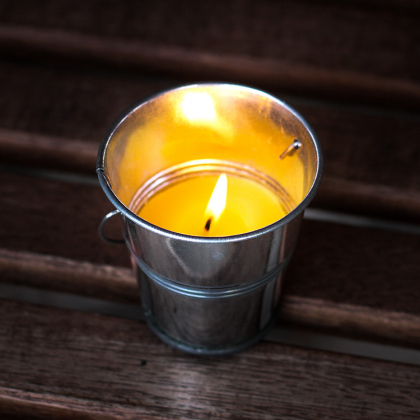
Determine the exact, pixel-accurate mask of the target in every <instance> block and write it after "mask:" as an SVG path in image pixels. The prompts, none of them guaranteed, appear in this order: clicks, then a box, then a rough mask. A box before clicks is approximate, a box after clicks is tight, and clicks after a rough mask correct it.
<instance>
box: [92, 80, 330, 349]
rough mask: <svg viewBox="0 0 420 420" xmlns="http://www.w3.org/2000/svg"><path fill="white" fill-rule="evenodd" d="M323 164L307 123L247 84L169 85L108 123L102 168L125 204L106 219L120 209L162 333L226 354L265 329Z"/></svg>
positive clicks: (104, 180) (108, 189)
mask: <svg viewBox="0 0 420 420" xmlns="http://www.w3.org/2000/svg"><path fill="white" fill-rule="evenodd" d="M321 168H322V158H321V154H320V148H319V145H318V143H317V141H316V140H315V138H314V136H313V134H312V132H311V131H310V130H309V128H308V126H307V124H306V123H305V122H304V121H303V119H302V118H301V117H300V116H299V115H298V114H296V112H295V111H294V110H292V109H291V108H289V107H288V106H287V105H285V104H284V103H283V102H281V101H279V100H278V99H276V98H273V97H272V96H270V95H267V94H266V93H263V92H260V91H257V90H255V89H250V88H246V87H242V86H234V85H217V84H203V85H194V86H186V87H182V88H178V89H174V90H170V91H168V92H164V93H162V94H158V95H155V96H153V97H151V98H148V99H146V100H144V101H142V102H141V103H139V104H136V105H134V106H133V107H132V108H130V109H129V110H128V111H127V112H126V113H125V114H124V115H123V116H122V117H121V118H120V119H119V120H118V121H117V122H116V123H115V125H114V126H113V127H111V129H110V130H109V132H108V134H107V135H106V136H105V139H104V140H103V142H102V144H101V147H100V149H99V155H98V167H97V171H98V174H99V180H100V183H101V185H102V187H103V189H104V191H105V193H106V194H107V196H108V197H109V199H110V200H111V202H112V203H113V204H114V205H115V207H116V208H117V211H114V212H112V213H110V214H109V215H108V216H106V217H105V218H104V221H106V220H107V219H108V218H109V217H111V216H113V215H115V214H116V213H120V214H121V215H122V218H123V221H124V237H125V242H126V244H127V246H128V248H129V250H130V252H131V255H132V257H133V262H134V263H135V265H136V273H137V275H138V281H139V285H140V287H141V294H142V303H143V309H144V313H145V316H146V319H147V322H148V324H149V326H150V327H151V328H152V329H153V331H154V332H155V333H156V334H157V335H158V336H159V337H161V338H162V339H163V340H164V341H165V342H167V343H169V344H170V345H172V346H174V347H177V348H179V349H183V350H185V351H188V352H191V353H200V354H225V353H230V352H233V351H238V350H242V349H244V348H246V347H248V346H249V345H251V344H253V343H255V342H256V341H258V340H259V339H260V338H261V337H262V336H263V335H264V334H265V333H266V332H267V330H268V329H269V327H270V326H271V325H272V324H273V323H274V321H275V315H276V313H277V311H278V307H279V303H280V291H281V285H282V281H283V273H284V268H285V267H286V265H287V263H288V261H289V260H290V258H291V256H292V252H293V249H294V247H295V244H296V240H297V234H298V230H299V225H300V220H301V218H302V215H303V210H304V208H305V207H306V206H307V205H308V203H309V202H310V200H311V199H312V197H313V195H314V194H315V192H316V190H317V188H318V185H319V182H320V178H321ZM103 224H104V223H102V224H101V228H102V227H103ZM102 236H103V233H102Z"/></svg>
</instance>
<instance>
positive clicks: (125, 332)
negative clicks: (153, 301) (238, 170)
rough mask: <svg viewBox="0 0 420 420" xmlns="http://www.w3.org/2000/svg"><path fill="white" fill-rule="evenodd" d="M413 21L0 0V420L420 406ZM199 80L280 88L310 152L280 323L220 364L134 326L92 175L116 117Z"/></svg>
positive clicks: (283, 7) (349, 9) (410, 14)
mask: <svg viewBox="0 0 420 420" xmlns="http://www.w3.org/2000/svg"><path fill="white" fill-rule="evenodd" d="M419 18H420V6H419V5H418V4H417V3H416V2H414V1H410V0H403V1H397V0H386V1H381V2H379V1H376V0H365V1H364V2H359V1H343V2H331V1H327V0H325V1H316V2H307V1H304V0H298V1H295V2H292V1H283V2H271V1H268V0H263V1H262V2H242V1H239V0H227V1H216V0H212V1H211V2H207V3H206V2H201V3H198V2H197V3H196V2H192V1H185V2H180V1H177V2H175V1H169V0H165V1H161V2H138V1H136V0H128V1H126V2H118V1H115V2H100V1H98V0H85V1H84V2H81V3H80V4H76V3H75V2H72V1H67V0H56V1H52V0H45V1H44V2H39V4H37V5H35V2H30V1H28V0H21V1H19V2H12V1H6V0H0V51H1V54H2V55H1V60H0V80H1V86H2V87H1V95H0V297H1V299H0V300H1V305H0V313H1V316H0V320H1V322H0V366H1V368H0V417H1V418H54V419H58V418H60V419H61V418H62V419H67V418H86V419H88V418H89V419H91V418H92V419H108V418H144V419H172V418H186V419H187V418H188V419H198V418H200V419H201V418H226V419H239V418H241V419H242V418H244V419H260V418H264V419H271V418H290V419H292V418H310V419H312V418H349V419H354V418H369V419H373V418H381V419H384V418H389V419H396V418H419V417H420V390H419V383H420V349H419V345H420V303H419V302H420V287H419V280H420V259H419V255H420V254H419V252H420V165H419V159H420V141H419V138H420V114H419V112H418V109H419V106H420V79H419V75H420V72H419V70H420V68H419V64H418V56H419V42H418V40H419V36H420V26H419V25H418V22H419ZM208 80H212V81H214V80H220V81H227V82H234V83H246V84H250V85H252V86H256V87H258V88H261V89H264V90H266V91H269V92H270V93H273V94H274V95H276V96H279V97H281V98H283V99H284V100H285V101H286V102H288V103H289V104H290V105H292V106H293V107H295V108H296V109H297V110H298V111H300V112H301V113H302V114H303V115H304V117H305V118H306V119H307V120H308V122H309V123H310V125H312V127H313V128H314V130H315V132H316V133H317V135H318V137H319V139H320V141H321V144H322V146H323V149H324V154H325V161H326V166H325V177H324V179H323V182H322V185H321V187H320V190H319V193H318V195H317V196H316V198H315V200H314V201H313V203H312V204H311V208H310V211H309V212H308V213H307V218H306V219H305V220H304V222H303V225H302V229H301V234H300V240H299V244H298V247H297V250H296V253H295V255H294V257H293V259H292V262H291V265H290V268H289V270H288V276H287V282H286V284H285V288H284V295H283V304H282V309H281V314H280V321H279V324H278V328H277V329H275V331H274V332H273V333H272V334H270V335H269V336H268V337H267V339H265V340H264V341H263V342H261V343H260V344H258V345H256V346H255V347H253V348H251V349H249V350H247V351H245V352H243V353H240V354H237V355H232V356H226V357H219V358H217V357H197V356H191V355H187V354H184V353H181V352H179V351H177V350H174V349H171V348H169V347H168V346H166V345H165V344H163V343H162V342H161V341H160V340H159V339H157V338H156V337H155V336H154V335H153V334H152V333H151V332H150V331H149V329H148V328H147V326H146V324H145V323H144V322H143V321H141V320H138V319H132V318H141V310H140V306H139V293H138V291H137V286H136V282H135V279H134V277H133V275H132V273H131V270H130V261H129V257H128V253H127V250H126V249H125V248H124V247H119V246H115V245H114V246H113V245H108V244H105V243H103V242H102V241H101V240H100V239H99V237H98V235H97V227H98V224H99V222H100V220H101V218H102V217H103V215H105V214H106V213H107V212H108V211H109V210H111V209H112V206H111V204H110V203H109V201H108V200H107V198H106V197H105V195H104V193H103V191H102V190H101V189H100V188H99V186H98V183H97V180H96V177H95V173H94V170H95V161H96V153H97V148H98V145H99V142H100V140H101V138H102V136H103V134H104V132H105V130H106V129H107V127H108V126H109V125H110V124H111V123H112V121H113V120H114V119H115V118H116V117H117V115H118V114H119V113H120V112H121V111H122V110H124V109H125V108H127V107H128V106H129V105H131V104H132V103H134V102H135V101H137V100H139V99H141V98H142V97H143V96H145V95H148V94H150V93H153V92H156V91H158V90H161V89H164V88H168V87H172V86H176V85H180V84H184V83H190V82H194V81H208ZM110 229H111V230H114V231H113V232H111V233H112V234H115V235H118V234H119V231H118V226H110ZM303 262H304V263H303ZM72 302H73V303H72ZM74 302H76V303H74ZM77 302H79V303H77ZM80 302H82V303H80ZM83 302H84V304H83ZM89 302H90V303H89ZM92 302H93V303H94V304H95V305H96V306H95V308H96V309H95V308H94V309H92V307H93V306H94V305H93V303H92ZM92 305H93V306H92ZM112 305H114V306H112ZM116 307H118V308H120V309H121V314H122V315H121V314H120V315H121V316H117V315H119V313H118V311H116V310H113V309H112V308H116ZM89 308H90V309H89ZM104 308H105V309H104ZM106 308H111V309H106ZM124 308H125V309H124ZM136 308H137V309H136ZM130 311H131V312H130ZM106 313H108V315H107V314H106ZM130 314H131V315H130ZM130 318H131V319H130ZM293 334H294V336H295V337H296V336H299V337H300V339H299V340H294V341H293V339H291V338H290V337H291V336H292V335H293ZM287 337H289V338H287ZM305 337H306V338H305ZM314 337H317V339H316V340H315V338H314ZM334 339H336V340H338V341H339V342H340V343H341V345H342V347H341V350H337V349H336V350H335V351H332V350H334V348H332V347H329V346H328V344H327V343H326V341H327V340H334ZM323 340H325V343H324V345H323V343H322V341H323ZM340 340H341V341H340ZM320 341H321V344H320ZM287 343H288V344H287ZM299 343H300V344H301V345H298V344H299ZM355 343H356V344H358V345H359V347H360V348H370V351H368V352H367V353H366V354H365V355H364V356H363V357H362V356H361V355H359V356H357V355H355V354H361V353H360V352H359V353H358V351H354V350H353V348H350V346H351V345H353V344H355ZM369 346H370V347H369ZM372 349H373V350H372ZM375 349H376V350H375ZM379 349H382V350H381V352H382V353H381V354H379ZM398 349H400V351H402V352H403V353H402V354H410V357H407V358H406V359H404V357H401V358H400V359H399V360H398V361H395V360H397V359H398V357H393V356H392V353H393V351H394V350H395V351H397V350H398ZM327 350H331V351H327ZM376 351H377V354H376V353H375V352H376ZM404 351H405V352H406V353H404ZM387 352H388V353H387ZM384 354H385V355H384ZM386 354H388V356H389V357H388V356H387V355H386ZM390 354H391V355H390ZM393 358H394V361H392V360H384V359H393ZM380 359H382V360H380Z"/></svg>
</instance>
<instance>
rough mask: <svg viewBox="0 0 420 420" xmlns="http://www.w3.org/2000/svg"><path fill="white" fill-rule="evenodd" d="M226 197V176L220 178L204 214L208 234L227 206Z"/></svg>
mask: <svg viewBox="0 0 420 420" xmlns="http://www.w3.org/2000/svg"><path fill="white" fill-rule="evenodd" d="M226 195H227V177H226V174H222V175H220V176H219V179H218V180H217V183H216V186H215V187H214V190H213V193H212V195H211V197H210V200H209V203H208V204H207V208H206V211H205V213H204V215H205V219H206V224H205V226H204V229H205V230H206V231H207V232H208V231H209V230H210V225H211V223H214V222H216V221H217V220H218V219H219V217H220V215H221V214H222V213H223V210H224V209H225V206H226Z"/></svg>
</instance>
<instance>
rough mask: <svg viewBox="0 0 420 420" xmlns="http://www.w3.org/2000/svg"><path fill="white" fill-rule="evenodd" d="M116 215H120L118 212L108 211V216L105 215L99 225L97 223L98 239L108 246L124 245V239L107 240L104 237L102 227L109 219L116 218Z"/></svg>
mask: <svg viewBox="0 0 420 420" xmlns="http://www.w3.org/2000/svg"><path fill="white" fill-rule="evenodd" d="M117 214H120V211H119V210H112V211H110V212H109V213H108V214H106V215H105V216H104V217H103V219H102V220H101V223H99V226H98V233H99V237H100V238H101V239H102V240H103V241H104V242H106V243H108V244H123V243H125V240H124V239H113V238H108V236H106V235H105V233H104V227H105V224H106V222H107V221H108V220H109V219H111V217H114V216H116V215H117Z"/></svg>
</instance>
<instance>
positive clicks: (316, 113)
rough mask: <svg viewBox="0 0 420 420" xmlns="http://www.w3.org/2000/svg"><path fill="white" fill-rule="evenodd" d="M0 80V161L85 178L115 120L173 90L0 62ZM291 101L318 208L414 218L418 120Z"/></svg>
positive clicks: (419, 213) (418, 200)
mask: <svg viewBox="0 0 420 420" xmlns="http://www.w3.org/2000/svg"><path fill="white" fill-rule="evenodd" d="M0 80H2V81H3V88H2V102H0V109H1V111H2V112H1V113H0V161H3V162H6V163H8V164H9V163H16V164H25V165H28V164H30V165H38V166H42V167H44V168H45V167H50V168H54V169H57V168H58V169H61V170H70V171H82V172H90V173H93V171H94V166H95V165H94V162H95V154H96V148H97V147H98V145H99V141H100V139H101V138H102V136H103V134H104V132H105V130H106V128H107V127H108V126H109V125H110V124H111V122H112V121H113V120H114V118H115V117H116V116H117V115H118V114H119V113H120V112H121V111H122V110H123V109H125V108H126V107H128V106H129V105H131V104H132V103H134V102H135V101H137V100H139V99H140V98H142V97H144V96H145V95H148V94H150V93H152V92H155V91H158V90H160V89H163V88H168V87H169V86H170V85H171V83H170V82H168V81H152V82H151V81H146V80H144V79H143V80H141V79H136V78H131V79H125V78H124V77H123V75H121V74H92V73H89V72H75V71H73V70H64V69H59V68H44V67H39V66H22V65H19V64H11V63H2V64H0ZM289 102H290V104H291V105H292V106H294V107H295V108H296V109H297V110H298V111H300V112H301V113H302V114H303V115H304V116H305V118H306V119H307V120H308V122H309V123H310V124H311V126H313V127H314V130H315V133H317V135H318V137H319V139H320V141H321V143H322V146H323V149H324V154H325V162H326V166H325V178H324V182H323V184H322V186H321V189H320V191H319V194H318V195H317V197H316V202H315V204H316V205H317V206H319V207H324V208H333V209H338V210H347V211H353V212H359V213H365V214H366V213H369V214H376V215H381V216H383V217H397V218H410V219H411V220H419V218H420V167H419V165H417V156H418V155H419V153H420V143H419V142H418V137H419V135H420V120H419V119H418V118H417V117H416V116H415V115H400V114H389V113H382V114H381V113H380V112H376V113H375V112H372V110H367V111H366V110H362V109H359V110H354V109H353V110H351V109H343V108H341V109H338V108H334V106H332V105H331V106H329V105H327V104H324V105H323V106H321V105H320V104H317V103H313V102H312V103H307V102H302V101H298V100H290V101H289ZM402 139H404V141H403V142H402ZM371 198H372V199H371Z"/></svg>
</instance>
